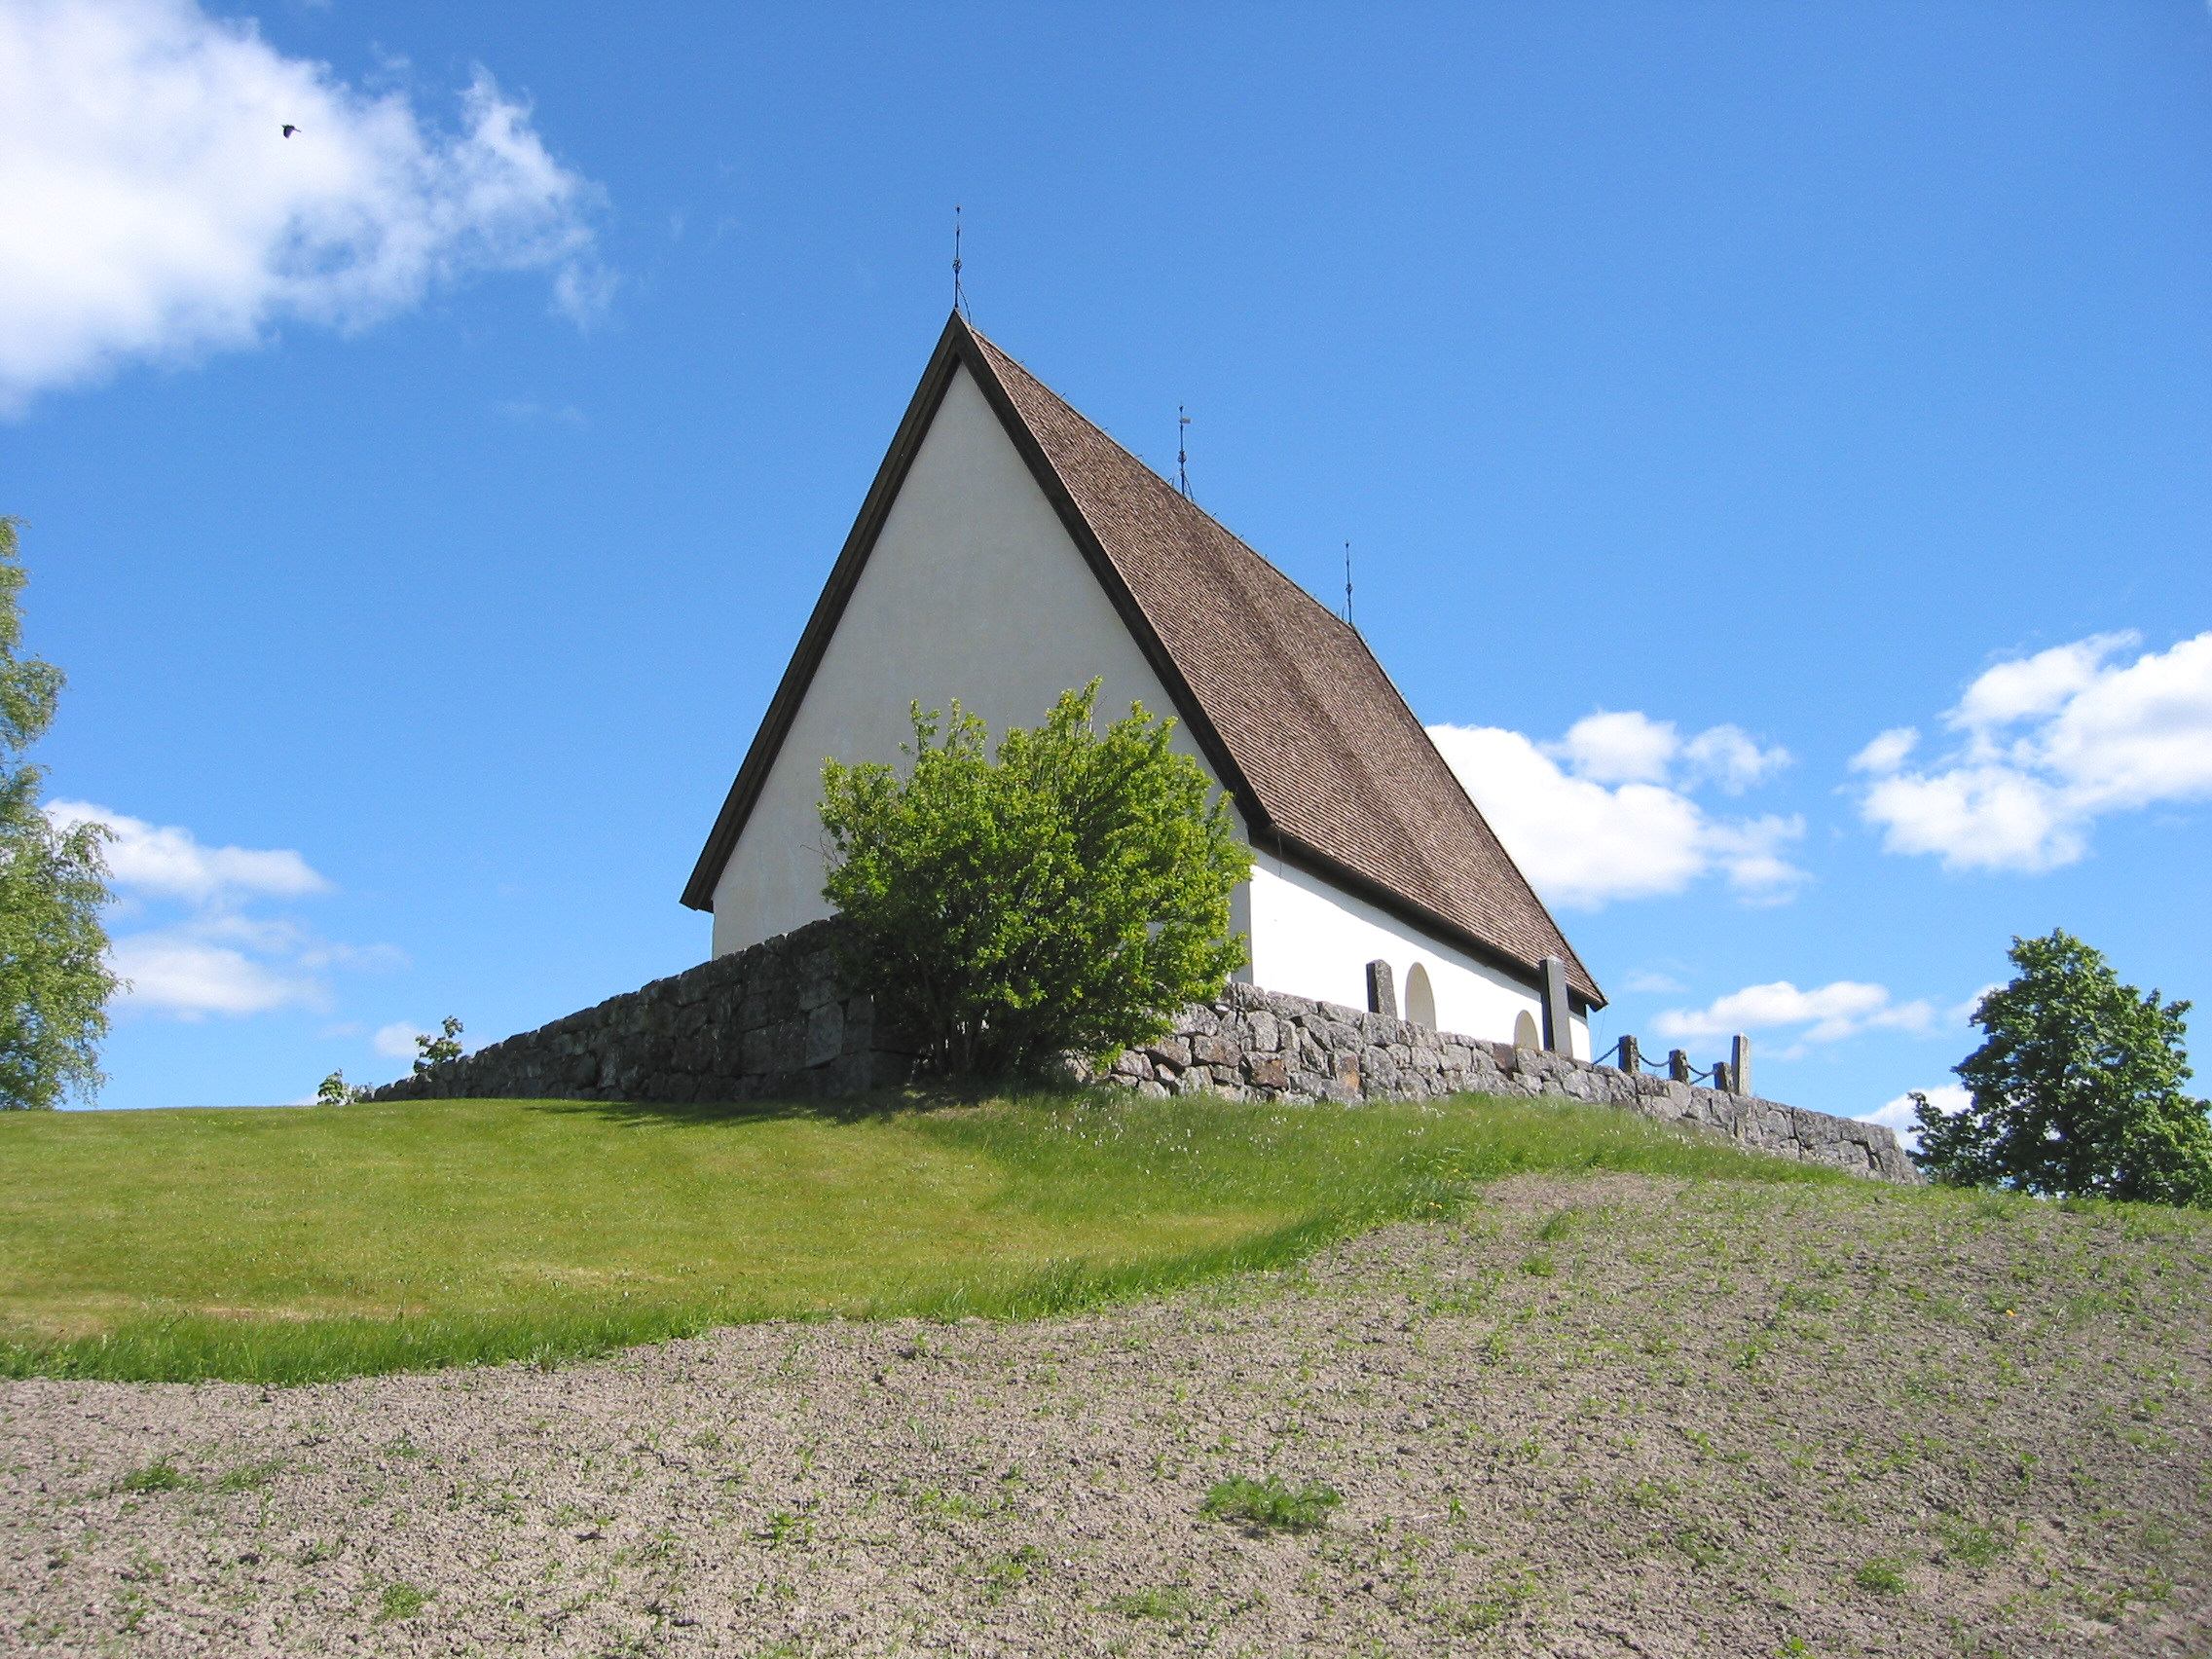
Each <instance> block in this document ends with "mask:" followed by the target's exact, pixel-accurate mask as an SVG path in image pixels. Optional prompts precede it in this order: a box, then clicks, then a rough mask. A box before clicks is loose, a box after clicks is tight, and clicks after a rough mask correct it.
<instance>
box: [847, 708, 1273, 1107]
mask: <svg viewBox="0 0 2212 1659" xmlns="http://www.w3.org/2000/svg"><path fill="white" fill-rule="evenodd" d="M1097 695H1098V682H1097V681H1095V680H1094V681H1092V682H1090V684H1089V685H1088V686H1087V687H1086V688H1085V689H1083V690H1081V691H1068V692H1063V693H1062V694H1061V696H1060V698H1059V699H1058V701H1057V702H1055V703H1054V704H1053V706H1052V709H1051V713H1050V714H1049V715H1048V716H1047V717H1046V719H1045V723H1044V724H1043V725H1041V726H1039V727H1037V728H1036V729H1035V730H1034V731H1027V730H1023V729H1021V728H1020V727H1015V728H1014V729H1012V730H1010V731H1008V732H1007V733H1006V735H1005V736H1004V737H1003V738H1002V739H1000V741H999V745H998V751H997V754H996V756H995V757H994V756H992V755H990V754H989V753H988V752H987V750H986V742H987V735H986V733H985V731H984V729H983V724H982V722H981V721H980V720H978V719H976V718H975V717H974V716H973V715H969V714H966V713H964V712H962V710H961V707H960V705H959V704H958V703H955V704H954V705H953V706H952V718H951V719H950V721H949V722H947V723H946V724H945V726H944V728H943V735H942V738H941V739H940V736H939V720H940V718H941V717H940V715H938V714H934V713H933V714H929V715H924V714H923V713H922V710H921V705H920V704H918V703H917V704H914V705H913V706H912V713H913V721H914V741H913V743H912V745H911V746H909V747H906V748H905V749H904V753H905V754H906V755H907V756H909V757H910V760H911V764H910V766H908V767H907V769H906V771H905V773H904V775H903V776H902V775H901V774H900V773H899V772H897V771H895V770H894V769H893V768H892V767H890V766H885V765H876V764H868V765H858V766H846V765H840V764H839V763H838V762H836V761H834V760H830V761H828V762H825V764H824V766H823V768H822V793H823V799H822V824H823V828H824V830H826V831H827V833H828V837H829V845H828V848H827V851H828V854H829V857H830V874H829V880H828V882H827V884H826V885H825V886H824V888H823V896H824V897H825V898H827V899H829V900H830V903H833V904H834V905H836V907H837V908H838V910H839V911H840V912H842V913H843V915H844V916H845V918H846V921H847V923H848V926H849V931H848V933H847V936H846V943H845V946H844V950H845V958H844V962H845V972H846V977H847V979H848V981H849V982H850V983H852V984H853V985H854V987H855V988H856V989H861V990H866V991H868V992H870V993H871V994H872V995H873V996H874V998H875V1004H876V1008H877V1011H878V1014H879V1015H880V1016H881V1017H883V1018H884V1019H886V1020H887V1022H888V1023H889V1024H890V1026H891V1027H892V1028H893V1029H894V1030H897V1031H900V1032H902V1033H903V1034H904V1035H905V1036H906V1037H908V1038H909V1039H910V1040H912V1041H913V1042H915V1043H916V1044H917V1045H918V1046H919V1048H920V1050H921V1052H922V1055H923V1059H924V1061H925V1063H926V1064H927V1065H928V1066H929V1067H930V1068H931V1069H932V1070H934V1071H936V1072H938V1073H939V1074H940V1075H943V1076H953V1077H958V1076H983V1077H1017V1076H1022V1075H1031V1074H1035V1073H1037V1072H1038V1071H1040V1070H1042V1069H1043V1068H1045V1067H1047V1066H1049V1065H1050V1064H1051V1062H1052V1061H1053V1060H1054V1059H1055V1058H1056V1057H1057V1056H1059V1055H1061V1054H1065V1053H1070V1052H1073V1053H1077V1054H1080V1055H1083V1056H1085V1057H1087V1058H1088V1059H1090V1060H1092V1061H1093V1062H1104V1061H1106V1060H1108V1059H1110V1058H1111V1056H1112V1055H1114V1054H1116V1053H1118V1052H1119V1051H1121V1050H1123V1049H1124V1048H1127V1047H1128V1046H1130V1045H1131V1044H1135V1043H1141V1042H1144V1041H1146V1040H1148V1039H1150V1038H1153V1037H1156V1036H1158V1035H1160V1033H1161V1032H1162V1031H1164V1030H1165V1029H1166V1028H1167V1024H1168V1020H1169V1018H1170V1016H1171V1015H1172V1014H1173V1013H1174V1011H1176V1010H1179V1009H1181V1008H1182V1007H1183V1006H1184V1005H1186V1004H1188V1003H1191V1002H1196V1001H1202V1000H1204V999H1206V998H1209V997H1213V996H1217V995H1219V994H1220V991H1221V987H1222V984H1223V982H1224V981H1225V980H1227V978H1228V977H1229V976H1230V975H1231V974H1233V973H1234V972H1235V970H1236V969H1237V968H1239V967H1240V966H1242V964H1243V961H1244V944H1243V940H1241V939H1238V938H1235V937H1233V936H1232V935H1231V934H1230V931H1229V903H1230V896H1231V895H1232V894H1233V893H1234V892H1235V888H1236V885H1237V883H1239V882H1241V881H1243V880H1245V879H1246V878H1247V877H1248V876H1249V875H1250V873H1251V867H1252V855H1251V852H1250V850H1249V849H1248V848H1246V847H1245V846H1244V845H1243V843H1242V842H1240V841H1239V840H1238V839H1237V838H1236V835H1235V829H1234V826H1233V823H1232V820H1231V818H1230V815H1229V803H1228V801H1227V800H1226V798H1223V797H1221V796H1219V795H1217V794H1215V793H1214V791H1213V790H1212V788H1211V786H1210V785H1209V784H1208V783H1207V781H1206V776H1205V774H1204V772H1202V771H1201V770H1200V769H1199V768H1198V763H1197V762H1196V761H1194V760H1193V759H1191V758H1190V756H1185V755H1178V754H1176V753H1175V752H1174V751H1172V750H1171V749H1170V748H1169V747H1168V740H1169V737H1170V735H1171V734H1172V732H1173V730H1174V721H1172V720H1168V719H1155V718H1154V717H1152V716H1150V715H1147V714H1146V713H1145V712H1144V709H1143V707H1142V706H1141V705H1137V704H1132V705H1130V708H1129V714H1128V718H1127V719H1122V720H1117V721H1115V722H1114V723H1113V724H1112V725H1111V726H1109V727H1107V729H1106V730H1105V732H1104V733H1102V734H1101V733H1099V732H1098V731H1096V730H1095V729H1094V727H1093V724H1092V719H1091V710H1092V705H1093V703H1094V702H1095V701H1096V699H1097Z"/></svg>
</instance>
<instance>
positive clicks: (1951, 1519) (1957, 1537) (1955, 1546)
mask: <svg viewBox="0 0 2212 1659" xmlns="http://www.w3.org/2000/svg"><path fill="white" fill-rule="evenodd" d="M1936 1534H1937V1535H1938V1536H1939V1537H1941V1538H1942V1540H1943V1549H1944V1552H1945V1553H1946V1554H1948V1555H1949V1556H1950V1557H1951V1559H1952V1560H1953V1561H1956V1562H1959V1563H1961V1564H1963V1565H1964V1566H1967V1567H1987V1566H1989V1565H1990V1564H1991V1563H1992V1562H1994V1561H1996V1560H1997V1558H1998V1557H1999V1556H2001V1555H2003V1554H2004V1553H2005V1552H2006V1551H2007V1550H2009V1548H2011V1540H2010V1539H2009V1538H2008V1537H2006V1536H2005V1534H2004V1533H2002V1532H2000V1531H1999V1530H1997V1529H1996V1528H1994V1527H1982V1526H1977V1525H1975V1524H1974V1523H1973V1522H1971V1521H1968V1520H1965V1519H1963V1518H1961V1517H1959V1516H1956V1515H1944V1516H1939V1517H1937V1519H1936Z"/></svg>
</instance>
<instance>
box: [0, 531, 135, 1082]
mask: <svg viewBox="0 0 2212 1659" xmlns="http://www.w3.org/2000/svg"><path fill="white" fill-rule="evenodd" d="M17 522H18V521H17V520H15V519H10V518H0V1110H5V1111H47V1110H51V1109H52V1108H54V1107H55V1106H57V1105H59V1104H60V1103H61V1100H62V1098H63V1096H65V1095H66V1094H68V1093H70V1092H72V1091H74V1092H76V1093H78V1094H80V1095H85V1096H89V1095H91V1094H92V1092H93V1091H94V1090H96V1089H97V1088H99V1086H100V1084H101V1082H102V1081H103V1080H102V1078H101V1076H100V1069H99V1044H100V1039H101V1038H102V1037H104V1036H106V1035H107V1000H108V998H109V997H110V996H112V995H113V994H114V993H115V991H116V988H117V986H118V985H119V984H120V983H121V981H119V980H118V979H117V978H116V977H115V976H114V975H113V974H111V973H109V972H108V969H107V963H106V959H105V958H106V951H107V931H106V929H104V928H103V927H101V925H100V907H101V906H102V905H103V904H105V903H107V899H108V892H107V880H106V876H107V864H106V860H105V859H104V857H103V856H102V854H101V851H100V849H101V844H102V843H103V842H104V841H105V840H106V839H107V836H108V830H107V827H106V826H105V825H101V824H89V823H88V824H80V825H77V826H76V827H74V828H72V829H68V830H63V829H60V828H58V827H56V826H55V824H54V823H53V822H52V821H51V820H49V819H48V818H47V816H46V814H45V813H44V812H42V811H40V810H39V796H40V795H41V793H43V792H44V788H45V783H46V769H45V768H44V767H43V766H36V765H33V764H32V763H31V762H30V761H28V760H26V759H24V758H23V756H24V754H25V753H26V752H27V751H28V750H29V749H30V747H31V745H33V744H34V743H36V742H37V741H38V740H39V739H40V738H41V737H42V736H44V735H45V733H46V728H47V727H48V726H50V725H52V724H53V723H54V708H55V701H56V700H57V699H58V698H59V697H60V695H61V685H62V676H61V671H60V670H59V669H57V668H55V666H54V665H53V664H52V663H47V662H41V661H40V660H39V659H38V658H36V657H18V656H17V654H16V647H17V645H18V644H19V643H20V641H21V638H22V620H21V614H20V610H19V608H18V595H19V594H20V593H21V591H22V586H23V580H24V576H23V569H22V567H21V566H20V565H18V563H17V562H16V526H17Z"/></svg>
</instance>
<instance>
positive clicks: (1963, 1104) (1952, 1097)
mask: <svg viewBox="0 0 2212 1659" xmlns="http://www.w3.org/2000/svg"><path fill="white" fill-rule="evenodd" d="M1920 1092H1921V1093H1923V1094H1925V1095H1927V1096H1928V1103H1929V1104H1930V1105H1931V1106H1934V1107H1936V1108H1937V1109H1938V1110H1940V1111H1944V1112H1958V1111H1963V1110H1964V1109H1965V1108H1967V1107H1969V1106H1971V1105H1972V1104H1973V1096H1972V1095H1971V1094H1969V1093H1968V1092H1967V1090H1966V1088H1964V1086H1962V1085H1960V1084H1956V1083H1942V1084H1937V1085H1936V1087H1935V1088H1924V1089H1922V1090H1921V1091H1920ZM1859 1121H1860V1122H1861V1123H1862V1124H1883V1125H1885V1126H1886V1127H1889V1128H1892V1129H1895V1130H1896V1131H1897V1135H1898V1139H1899V1140H1900V1141H1902V1142H1903V1143H1904V1144H1905V1146H1906V1147H1907V1148H1908V1149H1910V1150H1914V1151H1917V1150H1918V1149H1919V1146H1920V1120H1919V1119H1918V1118H1916V1117H1914V1116H1913V1103H1912V1095H1911V1093H1910V1091H1907V1092H1906V1093H1903V1094H1900V1095H1899V1096H1898V1097H1897V1098H1896V1099H1895V1100H1892V1101H1891V1102H1890V1103H1889V1104H1888V1105H1886V1106H1882V1107H1879V1108H1877V1109H1876V1110H1874V1111H1872V1112H1862V1113H1861V1114H1860V1116H1859Z"/></svg>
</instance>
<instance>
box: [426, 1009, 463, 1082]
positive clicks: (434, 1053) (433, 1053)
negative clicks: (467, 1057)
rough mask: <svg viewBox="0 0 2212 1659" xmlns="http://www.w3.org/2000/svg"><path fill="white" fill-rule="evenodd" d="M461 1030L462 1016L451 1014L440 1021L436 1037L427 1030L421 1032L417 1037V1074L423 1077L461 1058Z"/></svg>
mask: <svg viewBox="0 0 2212 1659" xmlns="http://www.w3.org/2000/svg"><path fill="white" fill-rule="evenodd" d="M460 1058H461V1018H460V1016H459V1015H458V1014H447V1015H446V1016H445V1018H444V1019H443V1020H441V1021H439V1024H438V1034H437V1035H436V1036H435V1037H433V1036H431V1035H430V1034H429V1033H428V1032H426V1031H425V1032H422V1033H419V1034H418V1035H417V1036H416V1039H415V1075H416V1076H417V1077H421V1076H423V1075H424V1073H425V1072H431V1071H435V1070H437V1068H438V1067H440V1066H445V1065H451V1064H452V1063H453V1062H454V1061H456V1060H458V1059H460Z"/></svg>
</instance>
